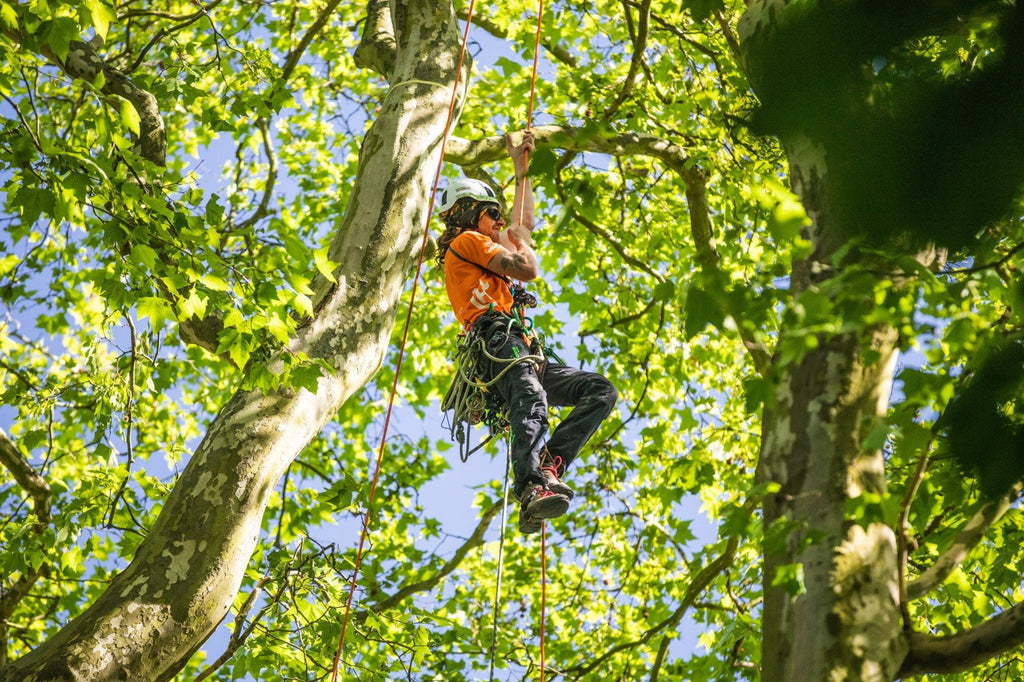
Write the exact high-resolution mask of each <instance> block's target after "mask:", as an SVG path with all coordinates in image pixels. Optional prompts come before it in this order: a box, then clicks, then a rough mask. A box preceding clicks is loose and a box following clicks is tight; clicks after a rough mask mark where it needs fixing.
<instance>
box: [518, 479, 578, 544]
mask: <svg viewBox="0 0 1024 682" xmlns="http://www.w3.org/2000/svg"><path fill="white" fill-rule="evenodd" d="M519 501H520V505H519V532H521V533H526V534H529V533H538V532H540V527H541V524H542V523H543V521H544V519H553V518H555V517H556V516H561V515H562V514H564V513H565V512H566V510H567V509H569V498H567V497H566V496H565V495H559V494H557V493H553V492H551V491H550V490H546V489H545V488H544V486H542V485H535V486H532V487H530V488H528V489H527V490H526V491H525V492H524V493H523V495H522V497H521V498H520V499H519Z"/></svg>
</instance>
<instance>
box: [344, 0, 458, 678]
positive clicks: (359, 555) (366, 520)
mask: <svg viewBox="0 0 1024 682" xmlns="http://www.w3.org/2000/svg"><path fill="white" fill-rule="evenodd" d="M474 3H475V0H470V2H469V10H468V16H467V17H466V29H465V32H464V33H463V35H462V49H461V50H460V51H459V64H458V66H457V67H456V68H455V83H454V85H453V86H452V97H451V102H450V103H449V105H448V118H447V120H446V121H445V124H444V134H443V135H442V137H441V153H440V154H439V155H438V158H437V171H436V172H435V173H434V186H433V188H432V189H431V191H430V203H429V205H428V207H427V220H426V225H424V227H423V239H422V241H421V242H420V255H419V260H418V261H417V263H416V277H415V278H414V279H413V282H412V291H411V292H410V295H409V308H408V310H407V311H406V314H405V328H404V329H403V330H402V343H401V344H400V345H399V348H398V362H397V363H395V379H394V382H393V383H392V384H391V397H390V398H389V399H388V409H387V412H386V414H385V415H384V431H383V433H381V437H380V449H379V450H378V451H377V463H376V465H375V466H374V469H373V480H372V482H371V483H370V492H369V496H368V499H367V501H366V513H365V514H364V515H363V530H362V532H361V533H360V535H359V549H357V550H356V561H355V566H354V567H353V569H352V580H351V583H350V585H349V591H348V601H346V603H345V617H344V618H343V619H342V622H341V635H340V636H339V637H338V648H337V649H336V650H335V652H334V663H333V667H332V672H331V682H336V681H337V679H338V663H339V661H340V660H341V652H342V649H344V645H345V632H346V630H347V629H348V620H349V614H350V613H351V611H352V598H353V596H354V595H355V593H356V579H357V578H358V576H359V567H360V565H361V563H362V559H363V547H364V546H365V544H366V536H367V531H368V529H369V526H370V508H371V506H372V505H373V496H374V494H375V493H376V491H377V481H378V479H379V478H380V469H381V462H382V461H383V459H384V444H385V443H386V442H387V437H388V425H389V424H390V423H391V410H392V408H393V407H394V403H395V393H396V391H397V390H398V375H399V373H400V372H401V371H402V359H403V358H404V356H405V343H406V340H407V339H408V338H409V326H410V323H411V321H412V309H413V303H414V302H415V300H416V290H417V288H418V286H419V281H420V271H421V270H422V268H423V254H424V252H425V251H426V247H427V239H428V237H429V234H430V219H431V217H432V216H433V214H434V195H435V194H437V186H438V185H439V184H440V182H441V169H442V168H443V166H444V149H445V145H447V143H448V134H449V132H451V126H452V119H453V118H454V116H455V100H456V98H457V96H458V92H459V76H461V75H462V62H463V59H464V58H465V56H466V44H467V42H468V40H469V26H470V23H471V22H472V20H473V5H474Z"/></svg>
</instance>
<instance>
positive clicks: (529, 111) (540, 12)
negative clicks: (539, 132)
mask: <svg viewBox="0 0 1024 682" xmlns="http://www.w3.org/2000/svg"><path fill="white" fill-rule="evenodd" d="M543 18H544V0H540V4H539V5H538V7H537V36H536V37H535V39H534V74H532V76H531V78H530V81H529V104H528V105H527V108H526V130H530V129H531V128H532V127H534V97H535V95H536V93H537V65H538V59H539V58H540V56H541V23H542V19H543ZM526 162H527V163H529V153H528V152H527V153H526ZM522 188H523V191H525V190H526V175H525V174H523V176H522ZM523 204H525V202H523V203H521V204H519V215H518V216H517V218H518V220H517V221H516V222H518V224H520V225H521V224H522V212H523V210H524V209H525V207H524V206H523Z"/></svg>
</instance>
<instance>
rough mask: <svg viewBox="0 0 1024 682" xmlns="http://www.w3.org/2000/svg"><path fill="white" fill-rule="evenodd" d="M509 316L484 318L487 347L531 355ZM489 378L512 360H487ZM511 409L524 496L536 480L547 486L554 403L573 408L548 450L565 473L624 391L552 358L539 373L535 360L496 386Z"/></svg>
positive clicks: (517, 488) (504, 355) (515, 462)
mask: <svg viewBox="0 0 1024 682" xmlns="http://www.w3.org/2000/svg"><path fill="white" fill-rule="evenodd" d="M509 321H510V320H509V318H507V317H504V316H494V317H490V316H489V317H488V318H486V319H484V320H481V321H480V323H481V324H482V325H483V326H482V334H483V337H484V340H485V343H486V347H487V351H488V352H489V353H490V354H491V355H493V356H495V357H498V358H501V359H503V360H509V359H512V358H517V357H522V356H524V355H529V354H530V347H529V345H528V344H527V343H526V341H525V340H524V339H523V336H522V334H521V333H517V332H516V331H514V329H511V328H510V325H509V324H508V323H509ZM483 366H484V371H485V374H486V377H485V378H486V379H487V380H488V381H489V380H491V379H492V378H493V377H495V376H497V375H498V374H499V373H500V372H501V371H502V370H504V369H505V368H506V367H508V363H507V362H500V361H491V360H486V361H484V363H483ZM492 390H496V391H497V392H498V395H499V396H501V399H502V400H503V401H504V402H505V404H506V405H507V406H508V408H509V424H510V426H511V429H512V472H513V475H514V477H515V483H514V485H513V491H514V493H515V495H516V496H517V497H518V496H520V495H521V494H522V492H523V490H524V489H525V488H526V487H527V486H528V485H530V484H536V483H539V484H543V483H544V482H545V479H544V475H543V474H542V473H541V471H540V450H541V448H542V446H543V445H544V439H545V437H546V436H547V435H548V407H549V406H551V407H572V408H573V410H572V411H571V412H570V413H569V414H568V415H567V416H566V417H565V418H564V419H562V420H561V421H560V422H559V424H558V426H557V427H555V429H554V431H553V432H551V437H550V438H549V439H548V441H547V446H548V451H549V452H550V453H551V454H552V456H554V457H561V459H562V464H561V466H560V467H559V471H558V475H559V477H561V475H562V474H564V473H565V470H566V469H567V468H568V467H569V465H570V464H571V463H572V461H573V460H574V459H576V455H578V454H579V452H580V449H581V448H582V447H583V446H584V445H585V444H586V443H587V441H588V440H590V437H591V436H593V435H594V432H595V431H597V427H598V426H600V425H601V422H602V421H603V420H604V419H605V417H607V416H608V415H609V414H611V411H612V410H613V409H615V403H616V401H617V400H618V391H616V390H615V387H614V386H613V385H612V384H611V382H610V381H608V379H606V378H604V377H603V376H601V375H600V374H596V373H594V372H587V371H584V370H581V369H575V368H573V367H567V366H565V365H563V364H561V363H558V362H554V361H552V360H548V361H547V362H546V363H545V364H544V367H543V368H542V369H541V372H540V373H539V374H538V372H537V370H536V368H535V367H534V365H533V363H529V362H522V363H518V364H516V365H515V366H513V367H512V368H511V369H510V370H509V371H508V372H506V373H505V375H504V376H502V377H501V379H499V380H498V382H497V383H496V384H495V385H494V387H493V388H492Z"/></svg>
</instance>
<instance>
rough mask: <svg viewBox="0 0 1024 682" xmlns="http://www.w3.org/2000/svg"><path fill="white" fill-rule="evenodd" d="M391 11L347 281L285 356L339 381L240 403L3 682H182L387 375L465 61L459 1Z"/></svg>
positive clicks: (347, 229)
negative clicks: (103, 572) (283, 509)
mask: <svg viewBox="0 0 1024 682" xmlns="http://www.w3.org/2000/svg"><path fill="white" fill-rule="evenodd" d="M392 7H393V11H394V16H393V20H394V25H395V27H396V33H397V35H396V38H397V53H396V61H395V63H394V66H393V69H394V70H393V72H392V78H391V83H392V84H393V86H395V87H393V88H392V90H391V91H390V93H389V94H388V96H387V97H386V98H385V100H384V103H383V105H382V106H381V111H380V114H379V118H378V119H377V121H376V122H375V124H374V126H373V128H372V129H371V131H370V132H369V134H368V135H367V137H366V140H365V141H364V143H363V146H362V151H361V155H360V167H359V173H358V176H357V179H356V184H355V187H354V191H353V193H352V198H351V201H350V204H349V206H348V210H347V211H346V214H345V217H344V220H343V224H342V227H341V228H340V230H339V232H338V234H337V235H336V237H335V239H334V242H333V244H332V247H331V251H330V256H331V258H332V259H333V260H334V261H335V262H338V263H341V265H340V267H339V268H338V270H337V271H336V273H335V276H336V278H337V283H336V284H334V285H332V286H330V287H329V288H328V287H326V286H324V287H321V291H322V294H321V296H320V297H319V300H318V301H317V305H316V309H317V314H316V317H315V319H313V320H311V321H309V322H308V323H307V324H306V325H305V326H304V327H303V328H302V329H301V332H300V334H299V336H298V338H296V339H294V340H293V343H292V348H291V350H293V351H296V352H304V353H307V354H308V355H309V356H310V357H311V358H315V359H323V360H326V361H327V362H328V363H329V364H330V365H331V366H332V367H333V368H334V369H335V371H334V373H332V374H331V375H330V376H324V377H322V378H321V379H320V381H319V384H318V388H317V391H316V393H315V394H314V393H310V392H309V391H307V390H305V389H300V390H291V389H282V390H280V391H277V392H275V393H272V394H262V393H256V392H247V391H239V392H238V393H236V394H235V396H234V397H233V398H232V399H231V400H230V401H229V402H228V404H227V405H225V406H224V408H223V409H222V410H221V412H220V414H219V415H218V416H217V418H216V420H215V421H214V423H213V425H212V426H211V428H210V430H209V432H208V433H207V434H206V436H205V438H204V439H203V441H202V443H201V444H200V445H199V447H198V449H197V450H196V453H195V455H194V456H193V457H192V460H191V461H190V462H189V465H188V467H187V468H186V470H185V471H184V473H183V474H182V475H181V477H180V479H179V480H178V482H177V484H176V485H175V487H174V490H173V491H172V492H171V494H170V496H169V497H168V499H167V502H166V505H165V506H164V508H163V510H162V512H161V514H160V517H159V518H158V519H157V521H156V524H155V526H154V528H153V529H152V531H151V532H150V533H149V534H148V536H147V537H146V540H145V541H144V542H143V543H142V545H141V546H140V547H139V550H138V552H137V554H136V556H135V558H134V560H133V561H132V563H131V564H130V565H129V566H128V568H127V569H125V571H124V572H123V573H121V574H120V575H119V576H118V577H117V578H116V579H115V580H114V581H113V582H112V583H111V585H110V587H109V589H107V591H106V592H105V593H104V594H103V595H102V596H101V597H100V598H99V599H98V600H97V601H96V602H95V603H94V604H93V605H92V606H91V607H90V608H89V609H88V610H86V611H85V612H84V613H83V614H81V615H79V616H78V617H77V618H75V619H74V620H72V621H71V622H70V623H69V624H68V625H67V626H66V627H65V628H64V629H63V630H61V631H60V632H59V633H58V634H57V635H56V636H54V637H53V638H51V639H50V640H48V641H46V642H44V643H43V644H42V645H40V646H39V647H38V648H37V649H36V650H34V651H33V652H31V653H30V654H28V655H26V656H24V657H23V658H21V659H19V660H18V661H15V662H13V663H11V664H9V665H8V666H7V667H6V668H4V669H3V671H2V672H0V679H2V680H5V681H12V682H13V681H15V680H16V681H18V682H24V681H26V680H47V681H48V682H49V681H53V680H72V679H73V680H109V679H131V680H146V681H151V680H166V679H170V678H171V677H173V675H174V674H175V673H176V672H177V671H178V670H180V669H181V667H182V666H183V665H184V662H185V661H187V660H188V658H189V657H190V656H191V655H192V653H193V652H194V651H195V650H196V649H198V647H199V646H200V645H201V644H202V642H203V641H204V640H205V639H206V638H207V637H208V636H209V635H210V633H211V632H212V631H213V629H214V628H215V627H216V626H217V624H218V623H219V622H220V621H221V619H222V618H223V617H224V615H225V614H226V613H227V611H228V608H229V607H230V605H231V602H232V600H233V598H234V596H235V594H236V593H237V591H238V587H239V585H240V583H241V580H242V576H243V572H244V569H245V566H246V565H247V563H248V561H249V559H250V555H251V554H252V551H253V548H254V546H255V542H256V538H257V535H258V533H259V529H260V523H261V519H262V517H263V513H264V509H265V506H266V504H267V499H268V497H269V495H270V493H271V491H272V490H273V488H274V486H275V484H276V482H277V481H278V479H279V478H280V476H281V475H282V473H283V472H284V470H285V468H286V467H287V466H288V465H289V464H290V463H291V462H292V460H293V459H294V458H295V457H296V456H297V455H298V453H299V452H300V450H301V449H302V448H303V447H304V446H305V445H306V444H307V443H308V442H309V441H310V440H311V439H312V438H314V437H315V436H316V434H317V433H318V432H319V431H320V429H321V428H322V427H323V426H324V424H325V423H326V422H327V421H328V420H330V419H331V417H332V416H333V415H334V414H335V412H336V411H337V409H338V408H339V407H340V405H341V404H342V402H343V401H344V400H345V399H347V398H348V397H349V396H350V395H352V394H353V393H354V392H355V391H356V390H358V389H359V388H360V387H361V386H362V385H363V384H364V383H365V382H366V381H367V380H368V379H369V378H370V376H371V375H372V374H373V373H374V372H375V371H376V369H377V368H378V367H379V366H380V364H381V361H382V358H383V354H384V351H385V349H386V347H387V342H388V339H389V338H390V334H391V330H392V327H393V325H394V319H395V310H396V306H397V303H398V299H399V295H400V293H401V291H402V287H403V285H404V283H405V280H406V276H407V273H408V272H409V270H410V265H411V263H412V262H413V259H414V258H415V256H416V254H417V251H418V248H419V244H420V242H419V235H420V234H421V230H422V227H423V225H424V223H425V221H426V219H427V216H426V214H425V210H426V206H427V200H426V199H427V196H428V192H429V189H430V184H431V182H432V180H433V171H434V169H435V168H436V164H437V160H438V154H439V153H440V142H441V137H442V132H443V129H444V125H445V121H446V117H447V112H448V104H449V101H450V97H451V86H452V83H453V81H454V76H455V66H456V61H457V56H458V48H459V35H458V31H457V27H456V24H455V21H454V12H453V9H452V7H451V4H450V3H435V2H433V1H430V0H397V1H396V2H392ZM409 81H416V82H415V83H410V82H409ZM403 82H404V84H403ZM462 82H465V79H462ZM424 83H427V84H424Z"/></svg>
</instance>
